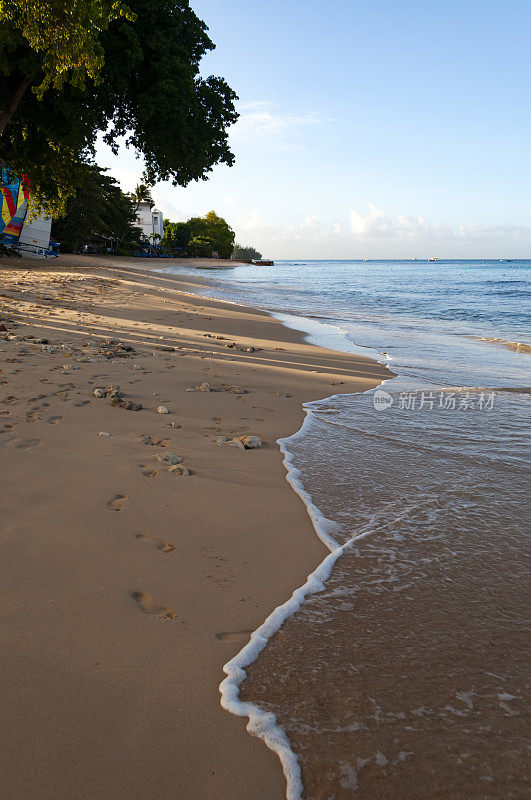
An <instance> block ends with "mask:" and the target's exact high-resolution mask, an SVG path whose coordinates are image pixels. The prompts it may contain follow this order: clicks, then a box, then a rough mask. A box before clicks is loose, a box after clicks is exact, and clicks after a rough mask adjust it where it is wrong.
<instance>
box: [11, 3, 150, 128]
mask: <svg viewBox="0 0 531 800" xmlns="http://www.w3.org/2000/svg"><path fill="white" fill-rule="evenodd" d="M122 15H124V16H126V17H127V16H128V17H129V19H131V20H134V15H133V14H132V13H131V11H130V10H129V9H128V8H127V6H125V5H124V4H123V3H121V2H118V1H117V0H77V2H75V3H72V2H71V0H39V2H38V3H36V2H34V0H2V3H1V4H0V51H2V53H3V55H5V56H6V57H7V58H9V57H10V55H11V54H12V53H14V52H16V53H17V56H18V57H19V58H20V59H21V63H20V64H19V67H20V72H21V74H20V79H19V80H18V81H16V80H15V81H13V82H12V84H11V85H10V86H8V87H6V91H5V94H4V96H3V104H2V105H1V106H0V133H2V131H3V130H4V128H5V127H6V125H7V124H8V123H9V121H10V119H11V117H12V116H13V114H14V113H15V112H16V111H17V109H18V106H19V105H20V102H21V100H22V98H23V97H24V94H25V92H26V90H27V89H28V88H29V87H30V86H32V90H33V91H34V92H35V94H36V95H37V97H39V98H41V99H42V97H43V95H44V93H45V91H46V90H47V89H50V88H54V89H61V88H62V86H63V85H64V84H65V82H67V81H69V82H71V83H73V84H76V85H78V86H84V85H85V80H86V78H87V77H89V78H91V79H92V80H93V81H95V82H97V81H98V80H99V77H100V71H101V68H102V66H103V62H104V52H103V48H102V46H101V43H100V41H99V37H100V35H101V33H102V32H103V31H104V30H106V29H107V27H108V25H109V23H110V22H111V21H112V20H114V19H117V18H118V17H120V16H122ZM37 59H38V60H37ZM6 67H7V65H6V64H3V69H2V70H1V71H2V72H3V73H4V74H7V75H10V71H9V70H8V69H7V68H6Z"/></svg>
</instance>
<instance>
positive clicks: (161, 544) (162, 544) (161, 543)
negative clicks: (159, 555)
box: [135, 533, 177, 553]
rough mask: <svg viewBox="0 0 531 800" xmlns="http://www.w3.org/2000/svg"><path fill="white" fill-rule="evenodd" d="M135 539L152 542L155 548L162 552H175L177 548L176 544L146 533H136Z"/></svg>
mask: <svg viewBox="0 0 531 800" xmlns="http://www.w3.org/2000/svg"><path fill="white" fill-rule="evenodd" d="M135 539H143V540H144V541H147V542H153V545H154V546H155V547H156V548H157V550H161V551H162V552H163V553H175V551H176V550H177V548H176V546H175V545H174V544H172V543H171V542H167V541H165V540H164V539H156V538H155V537H153V536H148V535H147V533H137V535H136V536H135Z"/></svg>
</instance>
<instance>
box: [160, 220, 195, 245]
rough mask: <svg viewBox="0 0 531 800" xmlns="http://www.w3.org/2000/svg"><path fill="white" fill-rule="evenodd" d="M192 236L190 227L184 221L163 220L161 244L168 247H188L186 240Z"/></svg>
mask: <svg viewBox="0 0 531 800" xmlns="http://www.w3.org/2000/svg"><path fill="white" fill-rule="evenodd" d="M191 236H192V229H191V227H190V226H189V225H188V224H187V223H186V222H170V221H169V220H167V219H165V220H164V238H163V244H164V245H165V246H166V247H169V248H174V247H175V248H176V247H180V248H182V249H183V250H184V249H186V248H187V247H188V242H189V241H190V238H191Z"/></svg>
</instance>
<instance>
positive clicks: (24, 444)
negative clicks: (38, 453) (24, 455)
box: [10, 439, 44, 450]
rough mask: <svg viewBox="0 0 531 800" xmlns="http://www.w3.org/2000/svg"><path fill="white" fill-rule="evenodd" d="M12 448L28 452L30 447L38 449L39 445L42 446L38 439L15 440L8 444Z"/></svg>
mask: <svg viewBox="0 0 531 800" xmlns="http://www.w3.org/2000/svg"><path fill="white" fill-rule="evenodd" d="M10 444H11V445H13V447H16V448H17V450H28V448H30V447H38V446H39V445H40V444H44V442H41V440H40V439H15V440H14V441H13V442H10Z"/></svg>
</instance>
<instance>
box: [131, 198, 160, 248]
mask: <svg viewBox="0 0 531 800" xmlns="http://www.w3.org/2000/svg"><path fill="white" fill-rule="evenodd" d="M136 218H137V226H138V227H139V228H141V229H142V232H143V234H144V236H145V237H146V239H149V240H150V241H153V240H152V239H151V238H150V237H151V236H152V235H153V234H154V233H158V235H159V236H160V237H162V234H163V227H162V224H163V219H164V215H163V213H162V211H158V210H157V209H156V208H150V206H149V203H140V205H139V206H138V210H137V212H136Z"/></svg>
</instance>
